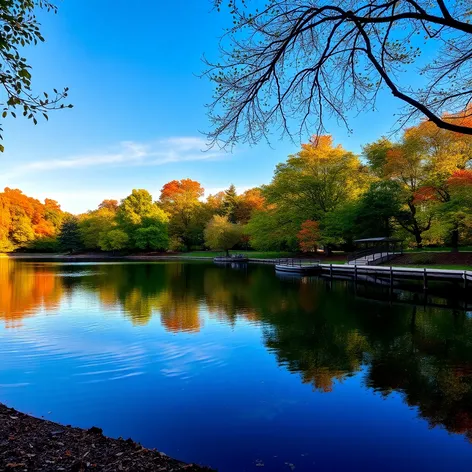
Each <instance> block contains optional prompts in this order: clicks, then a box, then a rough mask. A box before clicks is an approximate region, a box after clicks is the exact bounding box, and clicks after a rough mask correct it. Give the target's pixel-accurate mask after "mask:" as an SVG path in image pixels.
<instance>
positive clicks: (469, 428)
mask: <svg viewBox="0 0 472 472" xmlns="http://www.w3.org/2000/svg"><path fill="white" fill-rule="evenodd" d="M81 293H86V294H89V295H90V294H93V295H95V296H96V297H98V299H99V302H100V304H101V306H102V309H103V311H105V312H106V311H116V310H119V311H121V312H122V313H123V314H124V316H126V317H127V318H129V319H130V321H131V322H132V323H133V324H134V325H137V326H139V325H145V324H147V323H149V321H150V320H151V319H152V318H153V317H159V319H160V322H161V325H162V326H163V327H164V328H165V329H166V330H168V331H170V332H175V333H176V332H181V331H186V332H190V333H192V332H197V331H199V330H201V329H202V328H203V323H204V320H205V317H207V316H208V317H212V318H214V319H216V320H222V321H224V322H225V323H231V324H236V323H237V322H238V320H245V321H247V322H250V323H258V324H260V325H261V327H262V332H263V336H264V343H265V345H266V347H267V349H268V350H269V351H270V352H272V353H273V354H274V355H275V356H276V358H277V361H278V363H279V364H280V365H282V366H284V367H285V368H287V369H288V370H289V371H291V372H293V373H296V374H298V375H300V378H301V380H302V382H304V383H310V384H312V386H313V388H314V389H316V390H318V391H322V392H330V391H331V390H332V389H333V388H334V387H335V385H336V383H338V382H342V381H343V379H345V378H346V377H347V376H350V375H353V374H355V373H356V372H360V371H361V370H362V371H363V373H362V375H363V376H364V377H363V378H364V384H365V386H366V387H368V388H371V389H374V390H375V391H378V392H381V394H383V395H386V396H387V395H389V394H390V393H391V392H399V393H401V394H402V395H403V397H404V401H405V402H406V403H407V404H408V405H410V406H415V407H417V409H418V413H419V415H420V416H421V417H422V418H424V419H426V420H427V421H428V422H429V424H430V425H431V426H441V427H444V428H446V429H447V430H448V431H449V432H453V433H458V434H463V435H465V436H466V437H467V438H468V439H469V440H471V441H472V319H470V317H468V316H467V314H466V313H464V312H463V311H453V310H450V309H441V308H432V307H424V308H423V307H421V308H418V307H417V306H416V305H396V304H393V305H389V304H388V303H381V302H376V301H369V300H367V299H361V298H356V297H355V295H354V293H353V290H352V287H351V286H350V285H349V284H348V283H345V282H339V283H334V284H333V286H332V287H329V286H328V285H327V284H326V282H325V281H323V280H317V279H313V280H309V279H303V280H298V281H297V280H281V279H278V278H276V277H275V275H274V273H273V268H272V267H265V266H249V267H247V269H245V270H232V269H231V268H230V267H217V266H214V265H211V264H206V263H192V264H180V263H162V264H109V265H106V264H101V265H60V264H47V263H44V264H35V263H18V262H15V261H11V260H8V259H0V319H1V320H3V322H4V325H5V327H6V328H21V326H22V320H23V319H24V318H25V317H30V316H33V315H34V314H35V313H37V312H38V311H40V310H45V311H46V312H47V313H48V314H49V313H59V312H60V310H59V306H60V302H61V300H65V299H66V298H67V297H70V296H74V295H77V294H78V295H80V294H81Z"/></svg>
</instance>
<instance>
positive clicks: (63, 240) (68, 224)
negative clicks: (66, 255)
mask: <svg viewBox="0 0 472 472" xmlns="http://www.w3.org/2000/svg"><path fill="white" fill-rule="evenodd" d="M58 240H59V245H60V247H61V249H62V250H63V251H66V252H77V251H80V250H81V249H82V248H83V246H82V241H81V238H80V228H79V221H78V219H77V218H76V217H75V216H69V217H67V218H66V219H65V220H64V222H63V223H62V226H61V230H60V231H59V235H58Z"/></svg>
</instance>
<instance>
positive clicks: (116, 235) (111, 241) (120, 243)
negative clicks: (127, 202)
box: [99, 228, 129, 251]
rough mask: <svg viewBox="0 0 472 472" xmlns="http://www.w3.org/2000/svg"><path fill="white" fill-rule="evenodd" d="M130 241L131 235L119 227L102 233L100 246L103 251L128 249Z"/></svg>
mask: <svg viewBox="0 0 472 472" xmlns="http://www.w3.org/2000/svg"><path fill="white" fill-rule="evenodd" d="M128 243H129V236H128V235H127V234H126V233H125V232H124V231H123V230H122V229H119V228H116V229H112V230H110V231H102V232H101V233H100V241H99V246H100V249H102V251H120V250H122V249H126V248H127V246H128Z"/></svg>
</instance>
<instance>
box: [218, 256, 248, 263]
mask: <svg viewBox="0 0 472 472" xmlns="http://www.w3.org/2000/svg"><path fill="white" fill-rule="evenodd" d="M248 260H249V258H248V257H247V256H244V255H243V254H234V255H232V256H219V257H214V258H213V262H216V263H223V264H233V263H238V264H240V263H243V262H247V261H248Z"/></svg>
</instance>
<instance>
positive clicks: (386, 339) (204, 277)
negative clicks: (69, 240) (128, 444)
mask: <svg viewBox="0 0 472 472" xmlns="http://www.w3.org/2000/svg"><path fill="white" fill-rule="evenodd" d="M380 298H381V297H380ZM402 298H405V297H402ZM407 298H408V297H407ZM378 299H379V293H369V290H365V289H363V290H359V291H357V293H356V292H355V290H354V288H353V286H352V285H351V284H349V283H347V282H335V283H334V284H333V285H332V286H331V285H330V284H329V283H328V282H326V281H324V280H319V279H316V278H312V279H290V278H289V279H280V278H278V277H277V276H276V275H275V274H274V269H273V267H268V266H248V267H241V268H240V269H239V270H237V269H234V268H231V267H217V266H216V265H213V264H207V263H186V264H183V263H176V262H173V263H149V264H145V263H142V264H141V263H136V264H134V263H123V264H121V263H120V264H118V263H117V264H54V263H27V262H15V261H10V260H7V259H0V359H1V362H0V401H1V402H4V403H6V404H8V405H10V406H13V407H16V408H19V409H21V410H23V411H25V412H29V413H32V414H34V415H37V416H44V417H46V418H48V419H51V420H54V421H59V422H61V423H65V424H73V425H76V426H81V427H86V428H88V427H91V426H92V425H97V426H100V427H102V428H103V429H104V432H105V434H107V435H110V436H115V437H119V436H122V437H125V438H127V437H132V438H133V439H135V440H137V441H140V442H141V443H142V444H144V445H145V446H148V447H156V448H158V449H159V450H161V451H163V452H165V453H167V454H169V455H171V456H174V457H177V458H179V459H182V460H185V461H189V462H198V463H203V464H208V465H210V466H213V467H215V468H218V469H219V470H220V471H223V472H224V471H229V472H233V471H234V472H241V471H255V470H259V471H260V470H270V471H272V470H273V471H279V470H280V471H290V470H295V471H313V470H318V469H322V470H347V469H353V468H356V469H362V470H417V469H418V470H422V469H426V468H429V469H430V470H449V469H455V470H469V469H470V467H469V466H470V463H471V460H472V444H471V442H470V441H471V440H472V320H471V319H470V316H468V314H467V313H466V312H464V311H461V310H460V309H457V310H452V309H449V308H440V307H424V306H422V305H421V304H420V303H417V301H416V300H415V299H414V297H413V299H411V300H410V303H407V304H406V303H403V304H397V303H393V304H389V303H388V302H382V301H379V300H378ZM262 467H264V468H262Z"/></svg>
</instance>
